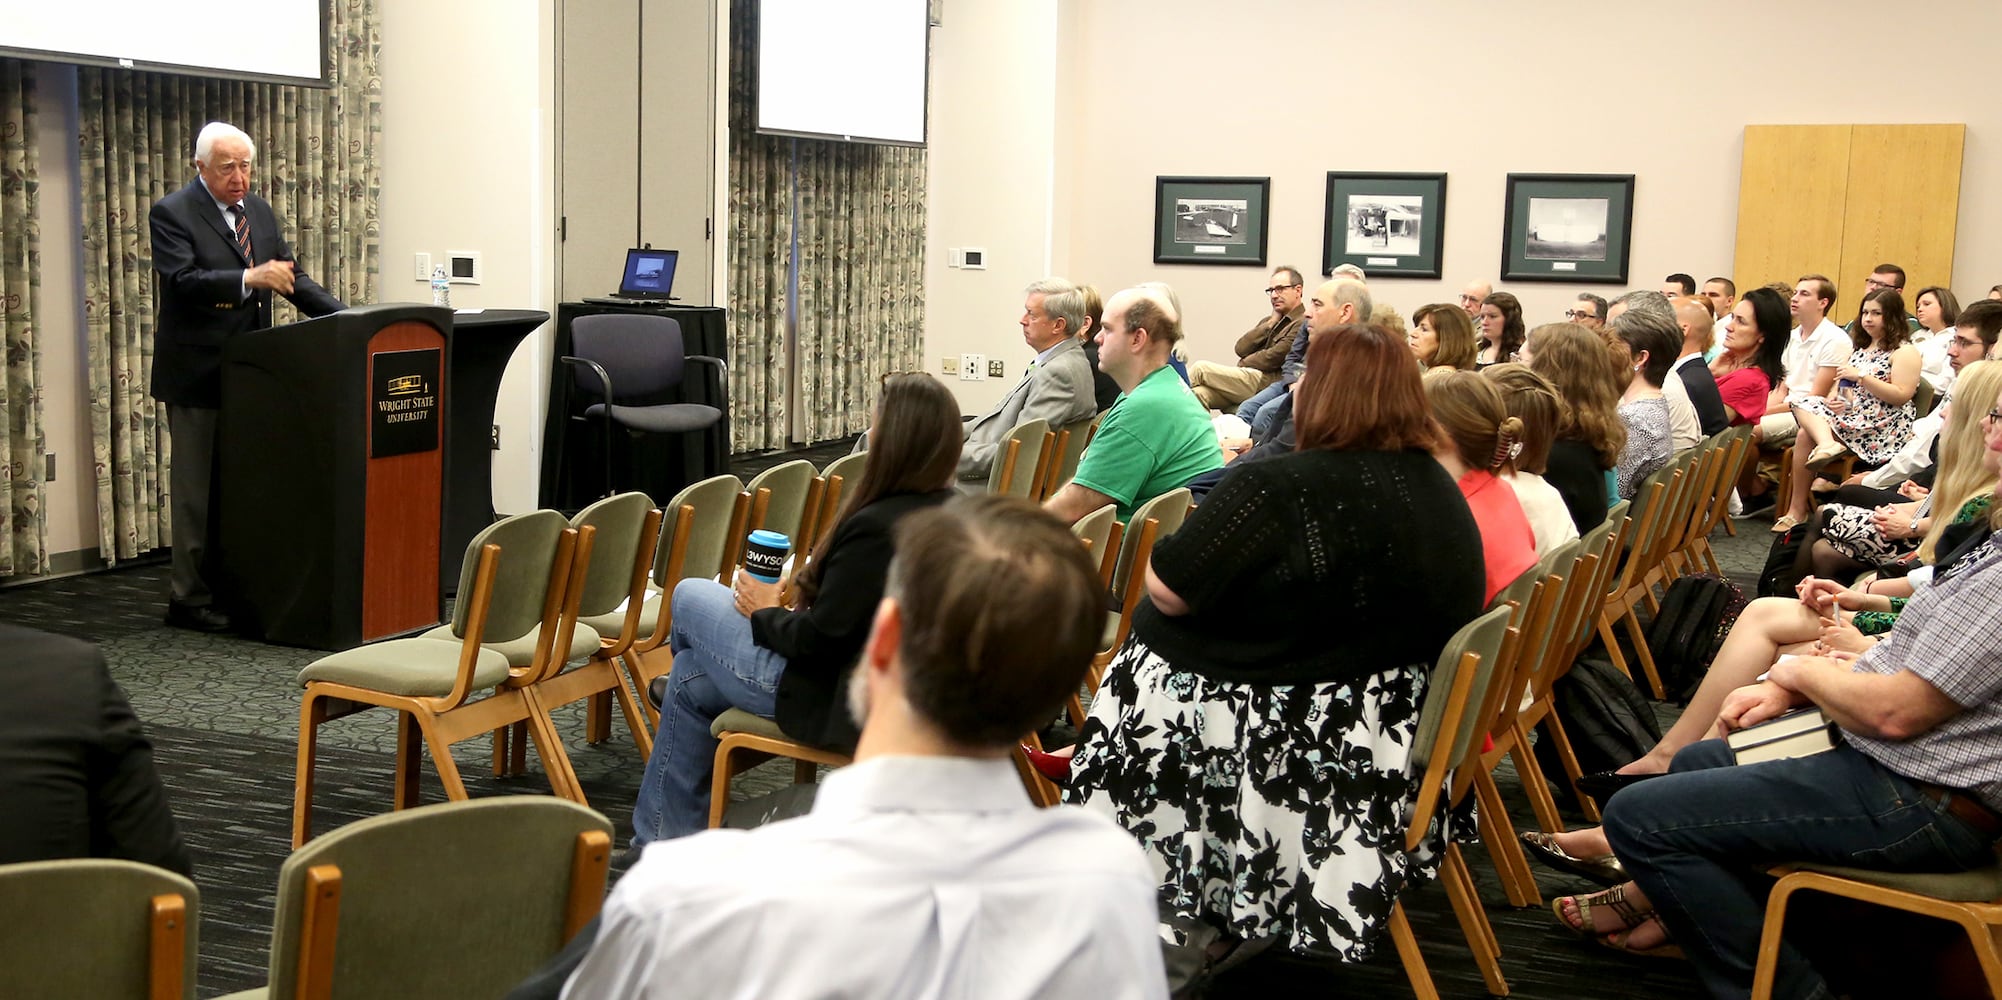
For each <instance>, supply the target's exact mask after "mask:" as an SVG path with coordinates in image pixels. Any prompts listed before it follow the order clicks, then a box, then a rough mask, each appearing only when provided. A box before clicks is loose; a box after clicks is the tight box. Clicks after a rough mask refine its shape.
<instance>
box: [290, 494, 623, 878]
mask: <svg viewBox="0 0 2002 1000" xmlns="http://www.w3.org/2000/svg"><path fill="white" fill-rule="evenodd" d="M592 534H594V532H593V531H592V530H591V529H589V528H586V529H584V530H583V531H582V532H580V531H578V530H577V529H575V528H566V529H564V531H563V533H562V535H561V536H559V537H558V540H557V544H556V552H555V556H554V558H552V559H551V560H550V564H549V579H548V584H547V588H546V596H545V597H544V599H543V607H542V618H541V621H542V627H541V629H540V634H539V635H538V637H537V639H536V647H535V659H534V662H533V663H531V664H530V665H529V666H527V667H521V668H514V667H510V668H509V670H508V677H507V679H506V680H505V681H503V682H502V683H501V684H500V686H498V687H496V688H494V690H493V692H492V693H491V694H489V695H488V696H487V697H485V698H482V699H480V700H478V701H470V702H469V701H467V699H468V698H469V697H471V695H472V694H473V669H474V666H475V664H476V663H477V662H478V657H479V653H480V648H481V647H480V639H481V637H482V636H483V635H484V634H485V632H486V621H487V610H488V607H489V606H490V604H491V602H492V600H493V587H494V577H495V574H496V573H497V572H498V571H499V569H500V559H501V550H500V546H498V545H491V544H490V545H487V546H485V547H483V548H482V549H481V551H480V557H479V565H478V567H477V569H476V570H475V576H474V583H473V592H472V594H471V595H469V597H467V598H466V599H469V600H471V601H472V604H471V606H470V608H469V610H468V612H467V616H466V630H465V638H464V640H463V641H462V643H461V648H460V654H459V665H458V673H457V676H456V678H455V679H454V681H453V684H452V690H451V691H450V692H449V693H448V694H446V695H444V696H443V697H425V696H406V695H395V694H389V693H386V692H382V691H375V690H372V689H369V688H362V687H354V686H351V685H346V684H335V683H331V682H327V681H310V682H308V683H307V684H306V690H305V694H304V695H303V696H302V697H301V699H300V704H299V753H298V771H297V775H296V777H295V779H294V781H293V789H292V846H293V847H295V848H296V847H299V846H300V845H302V844H304V843H305V842H306V841H307V840H309V839H311V838H312V835H313V833H312V818H313V782H314V768H315V765H316V763H317V761H316V757H317V750H318V737H319V730H320V727H321V726H322V725H324V724H326V723H327V722H329V721H331V720H333V719H337V718H342V717H345V716H348V715H353V714H355V713H357V712H361V711H363V710H365V709H369V708H390V709H395V710H396V712H397V727H396V781H395V794H394V802H393V806H392V807H393V808H394V809H399V810H400V809H407V808H409V807H411V806H414V805H416V804H417V786H418V778H419V774H420V770H421V758H420V757H419V755H418V750H417V745H418V742H419V741H420V740H421V741H422V742H423V743H424V744H425V745H426V746H427V747H429V749H430V751H431V759H432V763H433V764H434V765H435V766H436V767H437V769H438V778H439V780H440V781H441V782H442V783H443V784H444V786H445V795H446V797H447V798H449V799H452V800H454V801H463V800H465V799H467V798H468V797H469V796H467V794H466V785H465V782H464V781H463V780H462V779H461V778H460V777H459V767H458V764H457V763H455V762H454V761H453V760H452V746H453V744H456V743H460V742H463V741H465V740H467V739H470V738H472V737H474V736H479V735H482V734H487V733H493V732H495V731H497V730H501V729H504V728H506V727H508V726H511V725H513V724H514V723H516V722H524V721H525V722H527V723H528V725H529V730H528V734H529V736H530V737H531V738H532V739H534V741H535V746H536V751H537V753H538V754H540V756H541V757H542V762H543V769H544V771H545V772H547V775H548V778H549V785H550V789H551V790H552V791H554V792H555V793H556V794H557V795H560V796H562V797H564V798H566V799H570V800H571V801H573V802H579V803H581V802H582V801H583V792H582V790H581V789H580V788H578V786H577V775H576V772H575V771H574V770H572V769H571V767H570V758H569V755H568V754H567V753H566V752H565V751H564V749H563V740H562V738H561V737H560V736H559V735H557V733H556V730H555V726H554V724H553V723H551V722H550V719H549V712H548V710H547V709H545V708H544V707H543V706H542V704H541V701H540V698H539V697H538V696H537V694H536V692H535V690H534V689H533V687H532V686H531V685H532V684H533V683H534V681H535V680H536V679H538V678H539V677H541V676H542V674H543V672H544V671H546V670H547V669H548V664H549V660H550V657H551V656H552V655H555V654H554V652H553V650H554V646H555V640H556V635H557V633H558V632H559V631H562V627H563V621H562V619H563V617H564V616H565V615H566V614H567V615H568V616H570V617H571V618H572V619H574V618H575V616H576V614H577V600H578V598H579V597H581V595H580V594H578V593H576V589H577V586H576V584H577V583H578V582H581V569H582V565H581V561H580V557H579V554H578V553H579V550H580V549H581V550H582V551H583V557H582V558H585V559H588V557H589V551H590V540H591V535H592ZM525 751H526V748H523V751H522V752H524V753H525Z"/></svg>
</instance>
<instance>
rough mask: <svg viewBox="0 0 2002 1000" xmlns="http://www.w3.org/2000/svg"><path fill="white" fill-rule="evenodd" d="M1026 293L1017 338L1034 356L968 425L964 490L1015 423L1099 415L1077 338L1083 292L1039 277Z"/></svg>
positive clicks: (1060, 422)
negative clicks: (997, 398)
mask: <svg viewBox="0 0 2002 1000" xmlns="http://www.w3.org/2000/svg"><path fill="white" fill-rule="evenodd" d="M1027 292H1028V295H1027V298H1026V299H1025V300H1024V301H1023V303H1022V320H1021V323H1022V340H1023V341H1024V342H1025V343H1027V344H1028V345H1029V349H1030V350H1033V351H1035V352H1036V360H1034V361H1032V362H1030V364H1029V370H1028V371H1027V372H1026V373H1025V374H1024V375H1023V376H1022V381H1020V382H1018V383H1016V385H1015V388H1013V389H1011V390H1009V392H1008V395H1006V396H1004V397H1002V399H1001V403H1000V405H998V406H996V407H995V408H994V409H993V410H990V411H989V412H988V413H987V414H985V415H984V416H980V417H977V418H975V419H973V420H972V421H969V422H968V423H967V425H966V445H965V447H963V448H961V449H960V452H959V479H960V482H961V483H962V485H964V486H967V487H969V488H971V487H972V486H973V485H975V484H985V483H986V482H987V474H988V472H989V471H991V470H992V469H993V467H994V458H995V456H996V455H997V454H999V452H1000V450H1001V447H1002V442H1004V441H1005V440H1006V439H1007V437H1008V432H1009V431H1011V430H1013V429H1014V428H1015V425H1016V424H1019V423H1022V422H1024V421H1029V420H1047V421H1049V423H1050V429H1051V430H1056V429H1057V428H1059V427H1065V426H1068V425H1070V424H1075V423H1077V422H1079V421H1083V420H1090V419H1091V418H1092V417H1093V416H1094V415H1096V414H1097V413H1098V402H1097V399H1096V397H1095V396H1094V395H1093V394H1092V381H1091V362H1090V361H1088V360H1086V359H1085V356H1084V349H1083V346H1082V345H1080V344H1079V343H1078V339H1077V336H1076V334H1077V332H1078V331H1079V330H1081V329H1083V328H1084V293H1083V292H1082V291H1080V290H1079V289H1078V287H1077V286H1076V285H1073V284H1071V283H1070V282H1068V281H1065V280H1064V279H1062V278H1044V279H1043V280H1041V281H1038V282H1035V283H1034V284H1032V285H1030V286H1029V287H1028V289H1027Z"/></svg>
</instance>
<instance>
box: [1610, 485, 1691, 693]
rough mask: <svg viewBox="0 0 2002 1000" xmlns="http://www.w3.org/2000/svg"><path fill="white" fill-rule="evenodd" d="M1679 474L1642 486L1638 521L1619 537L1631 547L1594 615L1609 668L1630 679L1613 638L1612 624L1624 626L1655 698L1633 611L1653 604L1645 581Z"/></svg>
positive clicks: (1655, 684)
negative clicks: (1664, 480)
mask: <svg viewBox="0 0 2002 1000" xmlns="http://www.w3.org/2000/svg"><path fill="white" fill-rule="evenodd" d="M1681 475H1682V473H1680V472H1676V473H1675V474H1674V475H1673V476H1670V477H1669V481H1668V482H1662V481H1660V480H1659V479H1657V480H1655V481H1654V482H1653V483H1652V484H1644V485H1643V487H1642V489H1643V491H1644V492H1645V495H1646V497H1647V503H1646V504H1645V505H1644V506H1643V509H1642V510H1641V513H1640V517H1639V518H1638V520H1636V519H1634V518H1632V517H1629V518H1628V522H1627V523H1628V528H1627V530H1626V531H1624V532H1623V533H1622V534H1623V536H1624V537H1626V538H1630V539H1632V545H1630V546H1628V551H1627V557H1626V559H1625V561H1624V562H1622V563H1621V564H1620V566H1619V568H1618V569H1617V570H1615V571H1614V572H1613V574H1612V579H1611V580H1610V581H1609V583H1610V584H1611V588H1610V589H1609V590H1607V591H1606V595H1605V600H1604V601H1603V602H1602V603H1601V605H1600V611H1599V615H1598V632H1599V638H1600V639H1601V640H1602V641H1603V642H1605V644H1606V655H1607V656H1609V657H1611V658H1612V661H1613V666H1615V667H1617V668H1619V670H1620V672H1621V673H1623V674H1626V675H1627V676H1628V677H1632V676H1633V675H1634V673H1633V670H1632V668H1630V667H1629V666H1628V665H1627V658H1626V656H1625V654H1623V653H1621V652H1620V642H1619V639H1617V638H1615V637H1614V635H1613V625H1614V623H1616V622H1621V623H1624V624H1625V626H1626V631H1627V636H1628V637H1629V638H1630V639H1632V640H1633V643H1634V655H1635V656H1636V657H1638V658H1639V659H1640V662H1641V669H1642V670H1644V671H1645V672H1646V676H1647V680H1648V686H1649V687H1650V688H1651V689H1652V690H1653V691H1654V696H1655V697H1656V698H1661V697H1663V696H1664V692H1663V690H1662V686H1661V674H1660V673H1658V672H1657V671H1656V670H1655V665H1654V654H1653V653H1652V652H1650V651H1649V650H1648V646H1647V635H1646V633H1644V632H1642V631H1641V623H1640V618H1639V616H1638V614H1637V612H1636V609H1637V608H1639V607H1640V605H1641V603H1642V601H1643V600H1645V601H1647V602H1649V603H1650V604H1652V603H1653V601H1654V595H1653V593H1652V592H1651V591H1650V590H1649V587H1648V584H1647V579H1646V577H1647V573H1648V570H1649V568H1650V565H1649V564H1650V556H1651V554H1652V553H1653V552H1655V551H1656V549H1657V548H1658V547H1659V546H1660V544H1661V537H1662V532H1663V530H1664V527H1665V525H1666V523H1667V520H1668V515H1669V506H1670V498H1671V494H1672V490H1671V487H1672V486H1673V484H1674V482H1675V481H1676V477H1679V476H1681ZM1650 478H1652V477H1650Z"/></svg>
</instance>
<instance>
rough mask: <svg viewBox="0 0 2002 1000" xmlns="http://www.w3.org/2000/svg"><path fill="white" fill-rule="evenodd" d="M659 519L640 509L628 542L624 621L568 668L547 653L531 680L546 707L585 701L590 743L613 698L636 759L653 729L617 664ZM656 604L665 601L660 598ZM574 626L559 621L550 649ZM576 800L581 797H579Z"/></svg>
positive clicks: (605, 726) (640, 600)
mask: <svg viewBox="0 0 2002 1000" xmlns="http://www.w3.org/2000/svg"><path fill="white" fill-rule="evenodd" d="M660 523H661V512H660V509H659V508H657V507H656V508H653V509H650V510H648V511H647V512H646V518H645V520H644V521H643V522H642V523H641V525H640V535H639V539H638V543H637V544H636V545H635V546H634V549H635V553H634V557H633V565H632V570H631V574H630V582H629V583H628V584H627V586H626V617H625V623H624V624H623V625H621V626H620V629H619V634H618V635H616V636H601V637H599V642H598V650H597V652H595V653H593V654H591V657H590V659H588V660H586V661H584V662H583V663H581V664H579V665H577V666H575V667H571V668H570V669H568V670H565V669H564V666H565V665H564V663H563V660H562V658H561V657H560V656H555V657H551V658H550V662H549V666H548V669H547V670H545V671H544V672H543V675H542V676H541V677H540V678H538V679H537V680H535V681H533V682H532V683H533V684H534V687H535V691H536V694H537V695H538V696H539V697H540V699H541V701H542V703H543V705H544V706H545V707H546V708H547V709H548V710H549V711H554V710H556V709H558V708H562V707H563V706H565V705H568V704H571V703H572V702H577V701H583V700H585V699H590V702H591V710H590V713H589V716H588V718H587V719H586V729H587V732H588V735H589V736H591V737H595V738H594V739H592V740H591V742H594V743H596V742H601V741H602V740H603V739H604V734H603V733H602V732H601V729H602V730H609V729H610V727H611V719H610V713H609V711H605V709H609V707H610V706H609V705H607V704H605V702H606V700H607V698H608V697H609V698H611V699H616V700H617V701H618V704H619V711H620V714H622V715H624V716H625V719H626V728H627V729H629V730H631V731H632V735H633V745H634V746H635V747H637V748H638V749H639V752H640V759H642V760H645V759H647V758H648V757H651V756H653V729H652V727H650V726H649V725H648V724H647V717H646V716H645V715H644V714H642V713H641V712H640V709H639V706H638V705H637V704H636V703H635V702H634V701H633V693H632V691H631V690H629V689H628V688H627V687H626V679H625V677H624V676H622V675H621V674H620V673H619V666H618V664H619V662H620V661H621V660H622V659H623V658H624V657H625V655H626V652H627V651H628V650H630V649H632V647H633V640H634V638H635V637H636V636H637V635H638V634H639V620H640V612H641V610H643V608H644V607H645V604H646V584H647V577H648V575H649V574H651V573H652V572H653V560H654V550H655V547H656V546H658V545H659V544H660ZM577 590H578V597H577V599H579V600H581V599H582V592H583V581H582V579H581V577H580V579H579V581H578V586H577ZM662 603H663V604H665V603H666V601H665V599H663V601H662ZM576 628H577V619H576V617H574V616H573V617H571V618H570V619H568V620H567V621H565V622H564V625H563V629H562V631H561V633H560V634H558V635H557V637H556V647H555V648H557V649H564V650H567V649H569V648H570V640H571V637H572V636H573V635H574V634H575V631H576ZM578 794H579V795H580V796H581V795H582V794H583V789H582V788H581V787H579V789H578ZM578 801H580V802H582V801H583V800H582V799H581V798H580V799H579V800H578ZM586 804H588V803H586Z"/></svg>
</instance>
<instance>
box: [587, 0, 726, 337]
mask: <svg viewBox="0 0 2002 1000" xmlns="http://www.w3.org/2000/svg"><path fill="white" fill-rule="evenodd" d="M715 13H716V12H715V5H714V4H712V3H708V2H706V0H705V2H701V3H694V2H689V0H648V2H647V3H646V5H645V7H644V9H643V10H642V11H641V15H642V16H641V18H640V52H639V63H640V66H639V82H638V89H639V91H640V102H641V104H640V114H639V120H640V123H641V125H642V127H641V128H638V129H636V130H634V131H635V134H636V135H637V137H638V140H639V154H640V155H639V178H640V182H641V183H640V186H639V188H640V190H639V222H640V225H639V234H640V240H641V241H642V242H646V243H651V244H653V245H654V246H656V247H659V248H661V249H663V250H679V251H681V260H680V262H679V264H678V265H677V266H676V269H675V272H674V294H676V295H678V296H680V297H681V300H682V302H683V303H684V304H687V305H698V306H701V305H709V304H711V302H712V297H711V295H710V284H711V282H710V275H709V265H710V253H709V239H710V230H709V211H710V207H711V206H712V205H713V204H714V202H715V195H716V192H715V182H716V176H715V161H716V158H715V155H714V151H713V149H714V147H713V144H714V142H715V134H714V127H715V117H716V116H715V100H716V90H715V86H714V82H715V81H716V80H717V79H719V78H720V77H721V76H723V75H724V72H725V71H724V70H723V68H722V67H719V66H717V65H715V58H714V57H715V54H716V46H715V44H714V31H715ZM587 145H588V144H587ZM624 259H625V258H623V257H621V258H620V260H621V261H622V262H623V261H624ZM610 290H611V289H610V288H606V289H604V290H603V291H598V292H592V293H591V294H593V295H602V294H604V292H607V291H610Z"/></svg>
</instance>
